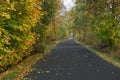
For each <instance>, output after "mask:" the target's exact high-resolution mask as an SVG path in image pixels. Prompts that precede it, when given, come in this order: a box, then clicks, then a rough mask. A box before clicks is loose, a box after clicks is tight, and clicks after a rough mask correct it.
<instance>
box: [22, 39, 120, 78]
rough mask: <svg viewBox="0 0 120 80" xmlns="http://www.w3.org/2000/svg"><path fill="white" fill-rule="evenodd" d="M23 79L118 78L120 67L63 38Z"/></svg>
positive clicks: (119, 76)
mask: <svg viewBox="0 0 120 80" xmlns="http://www.w3.org/2000/svg"><path fill="white" fill-rule="evenodd" d="M32 67H33V71H32V72H31V73H29V74H27V75H26V76H25V77H24V79H26V78H29V79H31V80H120V69H118V68H117V67H115V66H113V65H111V64H109V63H108V62H106V61H104V60H103V59H101V58H100V57H98V56H96V55H95V54H94V53H92V52H91V51H89V50H88V49H86V48H85V47H84V46H82V45H80V44H78V43H75V41H74V40H72V39H71V40H64V41H61V42H60V43H59V44H58V45H56V46H55V47H54V48H53V49H52V50H51V52H50V54H49V55H47V56H45V57H44V59H43V60H39V61H38V62H37V63H36V64H35V65H33V66H32Z"/></svg>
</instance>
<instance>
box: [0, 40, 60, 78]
mask: <svg viewBox="0 0 120 80" xmlns="http://www.w3.org/2000/svg"><path fill="white" fill-rule="evenodd" d="M57 43H58V41H56V42H53V43H51V44H48V45H47V46H46V49H45V52H44V54H40V53H37V54H34V55H31V56H29V57H28V58H26V59H25V60H23V61H22V62H21V63H19V64H18V65H16V66H14V67H12V68H10V69H8V70H7V71H5V72H3V73H1V74H0V80H22V78H23V77H24V75H25V74H27V73H29V72H31V71H32V68H31V66H32V65H34V64H35V63H36V62H37V61H38V60H40V59H43V57H44V56H46V55H47V54H49V51H50V50H51V49H52V48H53V47H54V46H55V45H56V44H57Z"/></svg>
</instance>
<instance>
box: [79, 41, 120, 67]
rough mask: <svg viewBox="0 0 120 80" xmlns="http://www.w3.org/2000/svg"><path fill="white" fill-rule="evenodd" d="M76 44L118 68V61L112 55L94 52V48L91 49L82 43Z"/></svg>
mask: <svg viewBox="0 0 120 80" xmlns="http://www.w3.org/2000/svg"><path fill="white" fill-rule="evenodd" d="M77 43H79V44H81V45H83V46H85V47H86V48H87V49H89V50H90V51H92V52H93V53H95V54H96V55H98V56H99V57H101V58H102V59H104V60H105V61H107V62H109V63H111V64H113V65H114V66H116V67H118V68H120V59H118V58H116V57H113V56H112V55H109V54H106V53H102V52H100V51H98V50H96V49H95V48H93V47H91V46H90V45H86V44H84V43H82V42H78V41H77Z"/></svg>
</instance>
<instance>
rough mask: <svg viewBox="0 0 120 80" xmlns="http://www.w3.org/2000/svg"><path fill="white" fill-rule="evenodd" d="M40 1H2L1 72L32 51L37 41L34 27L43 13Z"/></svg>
mask: <svg viewBox="0 0 120 80" xmlns="http://www.w3.org/2000/svg"><path fill="white" fill-rule="evenodd" d="M40 3H41V0H40V1H39V0H38V1H34V0H27V1H23V0H20V1H11V2H10V1H9V0H7V1H2V2H1V3H0V72H1V71H3V70H4V69H7V68H8V67H10V66H12V65H15V64H17V63H18V62H19V61H21V60H22V58H23V57H25V56H28V55H29V54H30V53H31V51H32V45H33V44H34V43H35V33H34V32H32V28H33V27H34V26H35V25H36V23H37V22H38V21H39V20H40V18H41V15H42V14H43V13H42V12H41V7H40ZM33 4H35V5H36V6H33ZM33 14H34V15H33Z"/></svg>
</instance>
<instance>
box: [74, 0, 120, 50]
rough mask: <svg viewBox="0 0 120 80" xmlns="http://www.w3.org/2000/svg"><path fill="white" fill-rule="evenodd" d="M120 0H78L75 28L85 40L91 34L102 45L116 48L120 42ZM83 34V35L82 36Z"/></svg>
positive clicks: (75, 12)
mask: <svg viewBox="0 0 120 80" xmlns="http://www.w3.org/2000/svg"><path fill="white" fill-rule="evenodd" d="M118 8H120V5H119V0H115V1H114V0H111V1H110V0H106V1H105V0H99V1H96V0H92V1H91V0H86V1H84V0H76V6H75V9H74V16H73V18H74V25H73V30H75V31H74V32H76V34H78V33H79V35H78V37H80V39H82V40H83V41H88V39H89V36H94V38H93V37H92V38H90V39H91V40H93V43H94V42H95V41H94V39H96V42H97V40H98V41H99V42H97V44H101V46H107V47H110V48H114V47H115V46H117V45H118V43H119V42H120V32H119V31H120V25H119V23H120V22H119V11H120V9H118ZM81 36H82V37H81ZM91 40H90V41H91Z"/></svg>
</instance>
